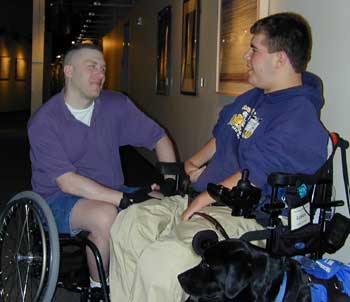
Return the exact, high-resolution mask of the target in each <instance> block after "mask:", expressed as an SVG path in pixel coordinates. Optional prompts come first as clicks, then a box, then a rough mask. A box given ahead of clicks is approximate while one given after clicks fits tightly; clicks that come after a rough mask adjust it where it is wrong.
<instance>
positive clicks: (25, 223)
mask: <svg viewBox="0 0 350 302" xmlns="http://www.w3.org/2000/svg"><path fill="white" fill-rule="evenodd" d="M59 260H60V256H59V241H58V233H57V227H56V223H55V220H54V217H53V215H52V213H51V210H50V208H49V207H48V205H47V204H46V202H45V200H44V199H43V198H41V197H40V196H39V195H38V194H36V193H34V192H30V191H25V192H21V193H19V194H17V195H16V196H14V197H13V198H12V199H11V200H10V201H9V202H8V203H7V204H6V206H5V208H4V209H3V211H2V213H1V214H0V301H4V302H8V301H21V302H27V301H28V302H29V301H43V302H50V301H52V297H53V295H54V293H55V289H56V283H57V276H58V270H59Z"/></svg>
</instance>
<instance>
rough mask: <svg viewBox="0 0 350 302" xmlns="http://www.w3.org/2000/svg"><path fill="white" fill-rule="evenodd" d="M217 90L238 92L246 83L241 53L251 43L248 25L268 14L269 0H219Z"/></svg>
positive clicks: (246, 49)
mask: <svg viewBox="0 0 350 302" xmlns="http://www.w3.org/2000/svg"><path fill="white" fill-rule="evenodd" d="M218 2H219V9H218V11H219V18H218V21H219V24H218V43H217V48H218V49H217V53H218V56H217V64H216V66H217V70H216V74H217V76H216V78H217V82H216V92H218V93H220V94H226V95H240V94H242V93H243V92H245V91H247V90H248V89H250V88H252V86H251V85H250V84H249V83H248V74H247V67H246V62H245V60H244V59H243V56H244V54H245V53H246V52H247V51H248V49H249V47H250V39H251V34H250V27H251V25H253V23H254V22H255V21H256V20H257V19H258V18H262V17H265V16H267V15H268V7H269V3H268V0H220V1H218Z"/></svg>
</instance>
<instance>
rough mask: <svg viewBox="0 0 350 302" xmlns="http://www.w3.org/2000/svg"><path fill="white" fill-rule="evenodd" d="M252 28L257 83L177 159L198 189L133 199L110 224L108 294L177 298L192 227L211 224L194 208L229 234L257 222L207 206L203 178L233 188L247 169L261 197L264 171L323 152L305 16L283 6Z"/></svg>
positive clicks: (181, 296)
mask: <svg viewBox="0 0 350 302" xmlns="http://www.w3.org/2000/svg"><path fill="white" fill-rule="evenodd" d="M251 33H252V34H253V37H252V40H251V46H250V49H249V50H248V51H247V53H246V54H245V56H244V58H245V60H246V62H247V68H248V80H249V82H250V83H251V84H252V85H253V86H254V87H255V88H254V89H252V90H249V91H247V92H246V93H244V94H243V95H241V96H239V97H238V98H237V99H235V101H234V102H233V103H232V104H229V105H227V106H225V107H224V108H223V110H222V111H221V113H220V116H219V120H218V122H217V124H216V125H215V127H214V130H213V137H212V138H211V139H210V140H209V141H208V142H207V143H206V144H205V145H204V146H203V147H202V148H201V149H200V150H199V151H198V152H197V153H196V154H194V155H193V156H192V157H191V158H190V159H189V160H187V161H186V162H185V170H186V172H187V174H188V175H189V176H190V179H191V181H192V183H193V186H194V188H195V189H196V190H197V191H198V192H201V193H200V194H199V195H198V196H197V197H196V198H195V199H194V200H193V202H192V203H190V205H189V206H187V203H186V199H184V198H180V197H178V196H175V197H171V198H169V199H170V200H164V199H163V200H162V201H159V200H149V201H147V202H145V203H143V204H138V205H135V206H132V207H130V208H129V209H127V210H126V211H123V212H122V213H121V214H120V215H119V216H118V218H117V220H116V222H115V224H114V226H113V227H112V231H111V234H112V259H111V271H110V277H111V282H112V283H111V293H112V300H115V301H125V302H131V301H133V302H139V301H144V302H145V301H147V302H165V301H176V302H178V301H185V298H186V295H185V293H184V292H183V291H182V289H181V287H180V285H179V283H178V280H177V275H178V274H179V273H181V272H183V271H185V270H187V269H188V268H190V267H193V266H195V265H197V264H198V263H199V262H200V257H199V256H197V255H195V253H194V252H193V251H192V246H191V242H192V238H193V236H194V234H196V233H197V232H198V231H201V230H204V229H214V226H213V225H212V224H211V223H210V222H208V221H207V220H205V219H203V218H202V217H198V216H193V217H192V215H193V213H194V212H198V211H201V212H205V213H207V214H210V215H211V216H212V217H214V218H216V219H217V220H218V221H219V222H220V223H221V224H222V225H223V226H224V228H225V229H226V231H227V233H228V234H229V236H230V237H233V238H238V237H240V236H241V235H242V234H243V233H245V232H247V231H250V230H258V229H262V226H261V225H260V224H259V223H258V222H257V221H256V220H255V219H247V218H243V217H232V216H231V209H230V208H228V207H208V205H210V204H212V203H214V202H215V201H214V200H213V199H212V198H211V197H210V196H209V194H208V193H207V191H206V186H207V184H208V183H209V182H212V183H220V184H222V185H224V186H226V187H228V188H232V187H233V186H235V185H236V184H237V182H238V180H239V179H240V178H241V171H242V170H243V169H249V171H250V180H251V182H252V183H253V184H254V185H255V186H257V187H259V188H261V189H262V192H263V194H262V196H263V197H262V199H261V202H264V201H265V199H267V198H268V184H267V176H268V175H269V174H270V173H272V172H276V171H278V172H286V173H314V172H315V171H317V170H318V169H319V168H320V167H321V166H322V164H323V163H324V162H325V161H326V158H327V143H328V132H327V131H326V130H325V129H324V127H323V125H322V123H321V122H320V119H319V114H320V108H321V106H322V103H323V98H322V90H321V83H320V81H319V80H318V78H317V77H315V76H314V75H312V74H310V73H307V72H305V69H306V65H307V63H308V61H309V59H310V50H311V33H310V31H309V26H308V24H307V23H306V21H305V20H304V19H303V18H302V17H301V16H299V15H296V14H291V13H281V14H276V15H272V16H269V17H267V18H264V19H261V20H259V21H257V22H256V23H255V24H254V25H253V26H252V27H251ZM219 236H220V234H219Z"/></svg>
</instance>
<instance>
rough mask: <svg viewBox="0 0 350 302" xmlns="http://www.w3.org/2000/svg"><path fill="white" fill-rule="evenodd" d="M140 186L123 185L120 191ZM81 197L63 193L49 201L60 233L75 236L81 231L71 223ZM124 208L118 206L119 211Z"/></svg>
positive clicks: (129, 191) (128, 190) (128, 191)
mask: <svg viewBox="0 0 350 302" xmlns="http://www.w3.org/2000/svg"><path fill="white" fill-rule="evenodd" d="M137 189H138V188H135V187H126V186H122V187H121V188H120V189H119V191H121V192H125V193H132V192H134V191H136V190H137ZM80 199H81V197H79V196H75V195H70V194H66V193H62V194H60V195H58V196H56V197H55V198H52V199H49V200H48V201H47V203H48V205H49V207H50V209H51V211H52V214H53V216H54V217H55V220H56V225H57V230H58V232H59V233H65V234H71V236H75V235H77V234H78V233H80V232H81V230H80V229H75V230H72V227H71V224H70V215H71V212H72V209H73V207H74V206H75V204H76V203H77V202H78V201H79V200H80ZM120 211H122V209H120V208H118V212H120Z"/></svg>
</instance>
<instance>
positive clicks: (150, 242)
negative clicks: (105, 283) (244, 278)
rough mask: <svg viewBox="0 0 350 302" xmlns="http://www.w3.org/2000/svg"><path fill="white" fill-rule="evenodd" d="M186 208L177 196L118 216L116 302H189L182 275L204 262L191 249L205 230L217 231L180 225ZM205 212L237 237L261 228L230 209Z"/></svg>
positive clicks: (194, 221)
mask: <svg viewBox="0 0 350 302" xmlns="http://www.w3.org/2000/svg"><path fill="white" fill-rule="evenodd" d="M186 207H187V198H182V197H180V196H173V197H168V198H164V199H162V200H157V199H150V200H148V201H146V202H143V203H140V204H137V205H133V206H131V207H129V208H128V209H126V210H124V211H122V212H121V213H120V214H119V215H118V217H117V219H116V221H115V223H114V224H113V226H112V229H111V263H110V274H109V276H110V289H111V298H112V302H113V301H115V302H131V301H133V302H172V301H174V302H175V301H176V302H180V301H185V300H186V298H187V296H186V294H185V293H184V292H183V290H182V289H181V286H180V284H179V282H178V280H177V275H178V274H180V273H182V272H184V271H186V270H187V269H189V268H191V267H193V266H195V265H197V264H198V263H199V262H200V260H201V259H200V257H199V256H198V255H196V254H195V253H194V252H193V250H192V238H193V236H194V235H195V234H196V233H197V232H199V231H201V230H207V229H214V226H213V225H212V224H211V223H210V222H209V221H207V220H206V219H204V218H202V217H199V216H193V217H192V218H191V220H190V221H186V222H183V221H181V219H180V215H181V214H182V212H183V211H184V210H185V209H186ZM202 212H205V213H207V214H209V215H211V216H212V217H214V218H216V219H217V220H218V221H219V222H220V223H221V224H222V225H223V226H224V228H225V230H226V232H227V233H228V235H229V236H230V237H232V238H239V237H240V236H241V235H242V234H244V233H246V232H247V231H251V230H260V229H262V226H261V225H259V224H258V223H257V222H256V221H255V220H254V219H245V218H242V217H232V216H231V209H230V208H228V207H207V208H205V209H203V210H202ZM217 233H218V232H217ZM218 235H219V238H220V240H222V239H223V238H222V236H221V234H219V233H218ZM263 244H264V243H263V242H260V245H263Z"/></svg>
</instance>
